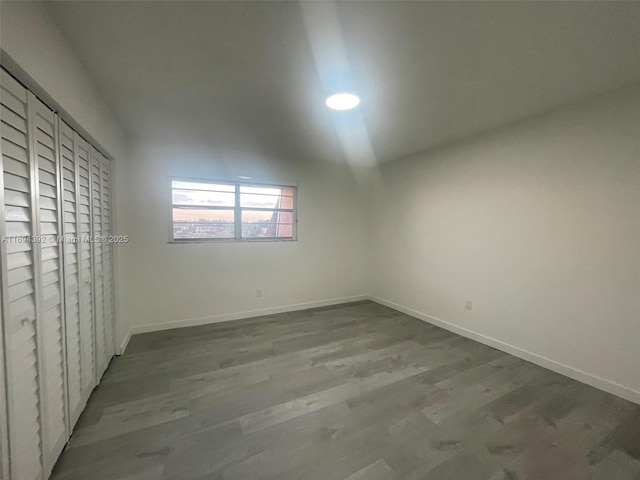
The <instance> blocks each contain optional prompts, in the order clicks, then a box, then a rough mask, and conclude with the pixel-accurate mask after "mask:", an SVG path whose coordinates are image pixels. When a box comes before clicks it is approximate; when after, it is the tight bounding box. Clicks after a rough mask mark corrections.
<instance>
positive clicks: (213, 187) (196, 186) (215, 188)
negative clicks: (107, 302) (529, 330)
mask: <svg viewBox="0 0 640 480" xmlns="http://www.w3.org/2000/svg"><path fill="white" fill-rule="evenodd" d="M171 188H179V189H183V190H208V191H212V192H235V191H236V187H235V185H227V184H225V183H198V182H182V181H179V180H172V181H171Z"/></svg>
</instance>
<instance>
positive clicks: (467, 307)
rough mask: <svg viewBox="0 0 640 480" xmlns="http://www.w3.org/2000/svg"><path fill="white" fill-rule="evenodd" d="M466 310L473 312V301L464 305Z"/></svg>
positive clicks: (468, 301)
mask: <svg viewBox="0 0 640 480" xmlns="http://www.w3.org/2000/svg"><path fill="white" fill-rule="evenodd" d="M464 308H466V309H467V310H471V309H472V308H473V302H472V301H471V300H467V301H466V302H465V304H464Z"/></svg>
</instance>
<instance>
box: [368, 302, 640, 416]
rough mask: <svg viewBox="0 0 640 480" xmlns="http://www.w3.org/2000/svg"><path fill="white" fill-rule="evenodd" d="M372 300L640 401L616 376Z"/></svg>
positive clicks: (393, 304)
mask: <svg viewBox="0 0 640 480" xmlns="http://www.w3.org/2000/svg"><path fill="white" fill-rule="evenodd" d="M369 298H370V299H371V300H373V301H374V302H376V303H379V304H381V305H385V306H387V307H389V308H393V309H394V310H398V311H399V312H402V313H406V314H407V315H410V316H412V317H415V318H417V319H419V320H422V321H425V322H427V323H431V324H433V325H436V326H438V327H442V328H444V329H445V330H449V331H450V332H453V333H457V334H458V335H461V336H463V337H467V338H470V339H471V340H475V341H477V342H480V343H482V344H484V345H488V346H490V347H493V348H496V349H498V350H501V351H503V352H506V353H509V354H511V355H514V356H516V357H519V358H522V359H523V360H526V361H528V362H531V363H535V364H536V365H539V366H541V367H544V368H546V369H548V370H551V371H553V372H556V373H559V374H561V375H564V376H566V377H569V378H572V379H574V380H577V381H578V382H582V383H586V384H587V385H590V386H592V387H594V388H597V389H599V390H603V391H605V392H608V393H611V394H613V395H616V396H618V397H621V398H624V399H625V400H629V401H630V402H633V403H637V404H640V391H638V390H634V389H632V388H629V387H626V386H624V385H620V384H619V383H616V382H614V381H613V380H608V379H606V378H602V377H599V376H597V375H593V374H591V373H587V372H585V371H583V370H580V369H577V368H574V367H570V366H569V365H565V364H563V363H560V362H556V361H555V360H552V359H550V358H546V357H543V356H541V355H538V354H536V353H532V352H529V351H527V350H524V349H522V348H519V347H516V346H514V345H510V344H508V343H505V342H503V341H501V340H497V339H495V338H491V337H488V336H486V335H483V334H481V333H478V332H474V331H472V330H469V329H466V328H463V327H459V326H458V325H454V324H453V323H450V322H447V321H445V320H441V319H439V318H436V317H433V316H431V315H427V314H426V313H422V312H419V311H417V310H414V309H412V308H408V307H405V306H403V305H399V304H397V303H394V302H391V301H389V300H385V299H383V298H380V297H376V296H373V295H372V296H370V297H369Z"/></svg>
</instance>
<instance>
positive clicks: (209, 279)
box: [127, 142, 368, 332]
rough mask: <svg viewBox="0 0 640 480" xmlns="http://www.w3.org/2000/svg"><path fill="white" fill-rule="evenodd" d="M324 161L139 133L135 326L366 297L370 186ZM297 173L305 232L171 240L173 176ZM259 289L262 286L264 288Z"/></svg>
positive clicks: (288, 176) (134, 182)
mask: <svg viewBox="0 0 640 480" xmlns="http://www.w3.org/2000/svg"><path fill="white" fill-rule="evenodd" d="M361 173H362V172H354V171H352V170H351V169H349V168H348V167H347V166H345V165H340V164H336V163H332V162H325V161H317V162H313V161H306V162H301V161H298V162H287V161H282V160H281V161H277V160H273V159H265V158H260V157H256V156H255V155H253V154H249V153H247V152H238V151H236V152H233V151H232V152H222V151H220V150H217V149H214V148H213V147H211V146H207V145H202V146H196V145H194V144H189V145H181V144H171V143H164V144H161V143H158V142H154V143H140V144H138V145H137V147H136V148H135V149H133V150H132V162H131V163H130V169H129V170H128V177H129V179H128V180H129V186H130V188H131V190H132V197H131V203H130V205H129V206H128V208H129V209H130V211H131V212H132V215H133V217H134V218H133V222H132V226H131V230H130V231H129V235H130V236H131V238H132V244H131V246H132V247H133V253H134V255H133V258H134V260H133V263H132V265H130V268H128V270H127V275H130V278H129V279H128V282H127V283H128V284H129V285H131V289H130V291H129V292H128V294H129V297H130V299H129V300H128V301H131V303H132V305H133V308H132V310H131V312H130V315H131V318H132V319H133V330H134V332H141V331H148V330H156V329H158V328H172V327H176V326H184V325H194V324H199V323H207V322H211V321H220V320H228V319H232V318H241V317H246V316H253V315H258V314H264V313H270V312H275V311H281V310H291V309H295V308H304V307H311V306H316V305H324V304H330V303H336V302H340V301H344V300H346V299H357V298H362V295H364V294H367V293H368V291H367V284H366V267H367V254H366V244H367V240H366V205H365V202H366V191H365V190H363V188H362V186H361V185H360V183H359V181H360V179H361V178H360V174H361ZM169 175H176V176H187V177H197V178H200V177H201V178H211V179H218V178H221V179H235V178H236V177H237V176H238V175H248V176H252V177H253V178H254V179H261V180H264V181H273V182H279V181H297V182H298V240H297V241H294V242H264V243H242V242H241V243H236V242H226V243H214V244H211V243H201V244H187V245H185V244H170V243H168V238H169V221H170V217H169V207H168V205H169V202H170V191H169V184H168V176H169ZM256 289H262V290H263V296H262V297H261V298H257V297H256Z"/></svg>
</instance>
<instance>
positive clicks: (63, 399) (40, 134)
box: [29, 94, 69, 475]
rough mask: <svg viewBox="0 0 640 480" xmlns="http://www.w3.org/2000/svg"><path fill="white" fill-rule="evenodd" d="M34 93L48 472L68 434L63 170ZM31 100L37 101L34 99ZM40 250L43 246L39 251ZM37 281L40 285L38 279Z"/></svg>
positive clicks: (52, 123) (52, 129) (52, 124)
mask: <svg viewBox="0 0 640 480" xmlns="http://www.w3.org/2000/svg"><path fill="white" fill-rule="evenodd" d="M29 95H30V107H31V108H30V117H29V125H30V127H31V131H32V132H33V138H32V139H31V141H32V145H33V155H32V158H34V159H35V160H36V164H37V171H36V175H37V179H38V181H37V184H36V188H37V196H36V205H37V218H38V223H39V235H40V239H41V240H40V241H39V242H38V243H36V244H35V247H36V252H37V253H38V254H39V255H37V256H36V258H38V257H39V261H40V278H39V279H38V280H39V282H38V281H36V286H37V291H36V295H37V296H36V298H37V299H38V304H37V305H38V307H39V308H38V322H39V324H38V326H39V328H40V329H41V332H42V335H41V338H42V342H41V346H42V347H43V349H42V355H41V358H42V360H43V362H44V366H43V369H42V370H43V372H44V377H45V389H44V393H45V395H44V396H43V397H44V398H43V399H44V405H45V407H46V408H45V410H46V415H45V418H46V422H47V424H46V429H45V430H44V431H45V435H44V436H43V440H44V459H45V462H44V463H45V474H46V475H48V474H49V473H50V472H51V470H52V469H53V465H54V463H55V461H56V459H57V458H58V455H59V454H60V452H62V449H63V448H64V445H65V443H66V442H67V439H68V438H69V435H68V415H67V392H66V351H65V345H66V339H65V325H64V302H63V286H62V285H63V284H62V280H63V272H62V243H61V242H59V236H61V235H62V229H61V214H60V206H59V204H60V189H61V184H60V176H59V175H58V148H57V138H58V134H57V121H56V118H55V115H54V113H53V112H52V111H51V110H49V108H48V107H47V106H46V105H44V103H42V102H40V100H37V99H36V98H35V97H34V96H33V95H32V94H29ZM31 100H33V101H31ZM38 250H39V251H38ZM38 283H39V285H38Z"/></svg>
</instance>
